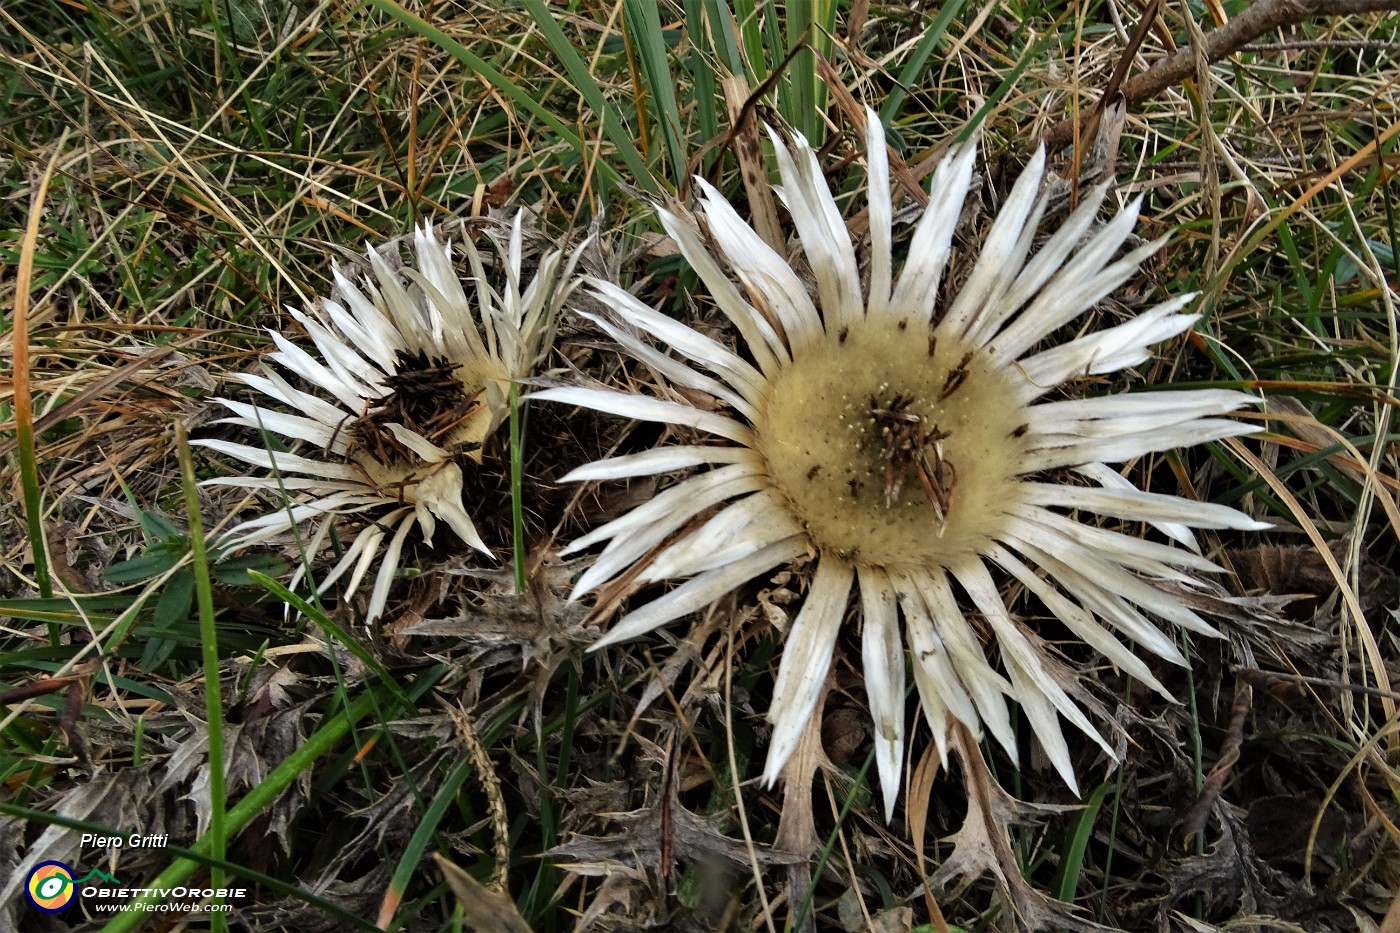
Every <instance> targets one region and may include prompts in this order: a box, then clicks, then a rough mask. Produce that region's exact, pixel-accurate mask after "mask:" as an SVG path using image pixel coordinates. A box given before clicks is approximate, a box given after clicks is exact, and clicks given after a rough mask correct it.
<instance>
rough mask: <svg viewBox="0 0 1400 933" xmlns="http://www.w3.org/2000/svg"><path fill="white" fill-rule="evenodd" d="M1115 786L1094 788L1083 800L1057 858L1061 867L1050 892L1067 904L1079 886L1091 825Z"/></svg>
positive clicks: (1092, 834)
mask: <svg viewBox="0 0 1400 933" xmlns="http://www.w3.org/2000/svg"><path fill="white" fill-rule="evenodd" d="M1115 786H1116V785H1114V784H1100V785H1099V786H1098V787H1096V788H1094V792H1093V793H1092V794H1090V795H1089V799H1088V800H1086V801H1084V809H1082V810H1080V811H1079V813H1078V814H1077V815H1076V816H1075V818H1074V822H1073V823H1072V824H1071V826H1070V831H1069V843H1068V844H1067V845H1066V846H1065V848H1064V851H1063V853H1062V854H1061V855H1060V868H1059V870H1058V871H1057V872H1056V873H1055V881H1054V883H1053V884H1052V885H1051V887H1050V893H1051V894H1053V895H1054V896H1055V897H1056V898H1058V899H1059V900H1062V901H1064V902H1065V903H1066V904H1072V903H1074V892H1075V889H1076V888H1078V887H1079V875H1080V872H1082V871H1083V870H1084V855H1085V853H1086V852H1087V851H1088V849H1089V840H1091V839H1093V838H1094V824H1095V823H1096V822H1097V821H1098V818H1099V811H1100V810H1101V809H1103V801H1104V798H1105V797H1106V796H1108V792H1109V791H1110V790H1112V789H1113V788H1114V787H1115Z"/></svg>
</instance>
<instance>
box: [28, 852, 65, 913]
mask: <svg viewBox="0 0 1400 933" xmlns="http://www.w3.org/2000/svg"><path fill="white" fill-rule="evenodd" d="M24 893H25V895H26V896H27V897H28V898H29V903H31V904H33V905H34V908H35V909H36V910H42V911H43V912H44V913H46V914H56V913H58V912H59V911H60V910H67V909H68V905H69V904H71V903H73V897H74V895H75V893H76V888H75V886H74V884H73V869H71V868H69V867H68V866H67V865H65V864H63V863H62V862H40V863H39V864H38V865H35V866H34V869H33V871H31V872H30V873H29V877H28V878H27V879H26V880H25V883H24Z"/></svg>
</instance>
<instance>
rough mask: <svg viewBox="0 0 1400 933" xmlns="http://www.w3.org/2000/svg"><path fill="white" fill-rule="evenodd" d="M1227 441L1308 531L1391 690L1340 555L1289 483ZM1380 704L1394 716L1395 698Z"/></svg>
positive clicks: (1375, 670)
mask: <svg viewBox="0 0 1400 933" xmlns="http://www.w3.org/2000/svg"><path fill="white" fill-rule="evenodd" d="M1225 443H1226V444H1227V445H1228V446H1229V447H1230V449H1231V450H1233V451H1234V452H1235V454H1236V455H1237V456H1238V457H1240V459H1242V460H1244V461H1245V462H1246V463H1247V464H1248V465H1249V466H1250V468H1251V469H1253V470H1254V472H1255V474H1256V475H1257V476H1259V477H1260V478H1261V479H1262V480H1264V482H1265V483H1267V484H1268V486H1269V488H1270V489H1271V490H1273V492H1274V494H1275V495H1276V496H1278V497H1279V498H1280V499H1281V500H1283V502H1284V504H1285V505H1287V506H1288V508H1289V511H1291V512H1292V513H1293V517H1294V519H1295V520H1296V521H1297V522H1298V525H1299V526H1300V527H1301V528H1302V529H1303V531H1304V532H1305V533H1306V534H1307V536H1308V540H1309V541H1311V542H1312V544H1313V547H1315V548H1316V549H1317V552H1318V554H1319V556H1321V557H1322V559H1323V561H1324V563H1326V565H1327V569H1328V570H1329V571H1330V572H1331V574H1332V578H1333V579H1334V580H1336V582H1337V589H1338V591H1339V592H1340V593H1341V595H1342V601H1343V602H1344V603H1345V604H1346V607H1347V610H1348V613H1349V614H1350V616H1351V620H1352V623H1353V629H1354V631H1355V632H1356V635H1357V638H1358V639H1359V640H1360V641H1361V645H1362V647H1363V649H1364V650H1365V653H1366V661H1367V663H1368V665H1369V666H1370V669H1371V674H1372V676H1374V677H1375V679H1376V684H1377V686H1379V687H1380V688H1381V689H1382V690H1386V691H1389V690H1390V689H1391V685H1390V675H1389V674H1388V673H1387V670H1386V666H1385V661H1384V659H1383V658H1382V656H1381V650H1380V645H1379V644H1377V643H1376V636H1375V633H1374V632H1372V631H1371V627H1370V626H1369V625H1368V624H1366V614H1365V613H1364V612H1363V611H1362V609H1361V602H1360V600H1359V599H1358V598H1357V595H1356V593H1355V592H1354V591H1353V590H1352V587H1351V583H1350V582H1349V581H1348V580H1347V575H1346V574H1345V573H1344V572H1343V571H1342V568H1341V566H1340V565H1339V564H1338V563H1337V558H1336V557H1335V556H1333V554H1332V552H1331V550H1330V549H1329V548H1328V547H1327V542H1326V541H1324V540H1323V539H1322V533H1321V532H1320V531H1319V530H1318V528H1317V524H1316V523H1315V522H1313V520H1312V518H1311V517H1310V516H1309V515H1308V514H1307V512H1306V511H1305V510H1304V508H1303V505H1302V503H1300V502H1299V501H1298V499H1297V497H1296V496H1294V495H1293V492H1292V491H1291V490H1290V489H1289V488H1288V486H1287V484H1285V483H1284V482H1283V480H1281V479H1279V478H1278V476H1277V475H1276V474H1275V473H1274V471H1273V470H1271V469H1269V466H1268V465H1267V464H1266V463H1264V461H1263V460H1260V459H1259V458H1258V457H1257V456H1255V454H1254V453H1253V452H1252V451H1250V450H1249V448H1247V447H1246V446H1245V445H1244V444H1242V443H1241V442H1240V441H1239V440H1238V439H1236V438H1229V439H1227V440H1226V441H1225ZM1381 705H1382V708H1383V709H1384V711H1385V715H1386V718H1387V719H1390V720H1393V719H1395V717H1396V705H1395V701H1394V700H1392V699H1391V698H1390V697H1389V696H1382V697H1381ZM1396 741H1397V737H1396V736H1394V735H1393V734H1392V735H1391V742H1392V747H1393V745H1394V744H1395V743H1396Z"/></svg>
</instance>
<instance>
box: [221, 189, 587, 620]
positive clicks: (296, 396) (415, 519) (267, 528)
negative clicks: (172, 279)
mask: <svg viewBox="0 0 1400 933" xmlns="http://www.w3.org/2000/svg"><path fill="white" fill-rule="evenodd" d="M521 221H522V215H519V214H517V215H516V218H515V222H514V224H513V225H512V226H511V230H510V236H509V238H508V240H507V241H506V242H505V243H504V244H499V243H497V242H496V241H495V240H492V241H491V242H492V245H493V246H494V247H495V250H496V252H497V254H498V255H497V257H496V258H497V262H496V263H495V265H494V270H495V272H496V274H497V277H498V279H499V278H503V279H504V280H505V281H504V283H503V285H502V287H501V288H500V289H499V290H497V288H495V287H493V285H492V284H491V280H490V278H489V277H488V272H487V270H486V268H485V266H484V264H483V263H482V260H481V256H480V254H479V253H478V252H477V250H476V247H475V246H474V245H473V244H472V243H471V241H470V240H469V239H464V240H463V241H462V246H463V252H464V253H465V254H466V257H467V262H468V265H469V267H470V276H469V280H468V287H467V288H466V289H464V288H463V286H462V281H461V279H460V278H459V275H458V272H457V271H456V270H455V269H454V267H453V262H452V246H451V245H450V244H449V243H447V242H444V241H442V240H439V239H438V237H437V235H436V234H435V233H434V231H433V229H432V227H431V226H429V225H427V224H425V225H423V226H422V227H420V228H418V229H417V230H415V231H414V234H413V255H414V263H413V264H412V265H409V266H403V267H402V268H400V263H399V262H398V261H397V255H398V254H397V249H398V247H397V244H396V245H394V246H392V247H390V248H389V249H387V250H384V251H382V252H381V251H379V250H375V249H373V248H370V249H369V251H368V261H369V266H370V268H371V269H372V270H373V273H374V276H373V279H371V278H370V277H369V276H368V275H366V276H363V280H362V281H360V282H358V283H357V282H356V281H355V280H354V279H353V278H352V276H351V275H348V274H347V273H346V272H345V271H344V270H342V269H341V268H339V267H338V266H337V267H336V268H335V270H334V276H335V288H334V290H333V292H332V297H330V298H327V299H324V300H322V301H321V302H320V307H319V309H317V310H316V311H315V312H314V313H311V314H306V313H303V312H301V311H298V310H295V309H288V310H289V312H290V313H291V315H292V317H293V318H295V319H296V321H297V322H298V323H300V324H301V325H302V327H304V328H305V329H306V332H307V333H308V334H309V335H310V337H311V340H312V342H313V343H314V344H315V349H316V354H315V355H313V354H311V353H308V352H307V351H305V350H303V349H302V348H300V347H298V346H297V345H296V344H295V343H293V342H292V341H291V340H289V339H288V338H287V337H285V336H284V335H282V334H280V333H277V332H276V331H269V333H270V334H271V335H272V340H273V343H275V344H276V345H277V352H275V353H273V354H272V359H273V360H274V361H275V362H276V363H278V364H279V365H280V366H281V367H282V368H283V369H285V370H286V371H288V372H289V373H292V374H294V375H296V376H298V377H300V378H301V379H302V380H304V381H305V382H306V383H307V384H308V385H309V386H310V388H311V391H303V390H301V389H298V388H296V387H294V386H293V385H292V384H291V383H289V382H288V381H287V380H286V379H284V378H283V377H282V376H281V375H279V374H278V373H276V372H275V371H273V370H272V369H270V368H269V369H266V370H265V371H264V373H263V374H261V375H247V374H245V375H240V376H237V377H236V378H237V379H238V380H239V381H241V382H243V383H245V384H247V385H249V386H251V387H252V388H254V389H256V390H257V391H258V392H260V393H261V394H262V395H264V396H267V397H268V398H269V399H272V400H274V401H276V402H279V403H281V404H282V405H284V406H287V407H289V408H291V409H292V410H293V411H295V412H297V413H296V414H287V413H284V412H281V411H277V410H274V409H271V408H264V407H261V406H260V405H252V404H248V403H246V402H239V401H235V400H232V399H222V398H221V399H216V401H218V402H219V403H220V404H222V405H223V406H224V407H225V408H228V409H229V410H230V411H232V412H233V413H234V415H235V417H232V418H225V419H222V421H221V422H220V423H227V424H238V425H244V426H246V427H250V428H254V429H258V430H266V431H268V432H272V433H274V434H280V435H282V436H284V437H286V438H288V439H290V440H293V441H299V442H301V443H302V444H303V445H306V447H309V448H310V452H313V453H314V454H315V455H313V456H308V455H307V451H306V449H305V448H303V452H302V453H284V452H280V451H271V450H268V449H266V448H265V447H263V446H252V445H248V444H236V443H232V442H229V441H222V440H213V439H205V440H199V441H195V443H198V444H201V445H202V446H204V447H208V448H210V449H211V450H216V451H218V452H220V453H223V454H227V455H228V456H230V457H234V458H236V459H238V460H242V461H243V462H245V463H249V464H252V465H253V466H257V467H262V468H264V469H269V470H272V471H273V473H272V475H270V476H266V477H227V478H217V479H211V480H208V481H207V482H208V483H211V484H217V485H225V486H241V487H245V488H249V489H257V490H265V491H268V492H270V493H273V494H278V493H280V491H281V490H284V489H285V490H286V491H287V492H288V493H291V494H292V496H293V499H292V502H291V503H290V504H288V505H286V506H284V507H282V508H279V509H277V510H275V511H272V512H269V513H267V514H266V515H261V516H259V517H257V518H254V519H251V520H249V521H245V522H243V523H241V524H239V525H237V526H235V527H234V528H232V529H230V530H229V532H228V533H227V534H226V535H225V536H224V537H223V538H222V539H221V541H220V542H219V543H220V545H221V546H222V547H224V548H226V549H228V550H234V549H237V548H242V547H247V546H249V545H252V544H257V543H260V542H264V541H267V540H269V539H271V538H274V537H277V536H279V535H282V534H284V533H286V532H288V531H290V530H292V529H293V528H294V527H296V526H298V525H301V524H302V523H304V522H307V521H312V520H319V524H318V526H317V529H316V531H315V533H314V534H313V535H312V537H311V539H310V541H309V542H308V543H307V546H306V553H307V554H308V555H310V554H315V553H317V552H318V551H319V550H320V548H321V546H322V545H323V544H324V543H325V541H326V538H327V535H328V533H329V531H330V529H331V527H332V526H333V525H335V524H336V520H337V519H338V518H340V517H342V516H363V517H364V519H365V523H364V524H363V525H362V526H361V527H359V528H358V529H357V530H355V531H354V532H353V541H350V543H349V544H348V546H347V547H346V549H345V553H344V555H343V557H342V558H341V559H340V561H339V562H337V563H336V565H335V566H334V567H333V568H332V569H331V570H330V572H329V573H327V574H326V575H325V576H324V577H323V578H321V579H320V580H318V581H317V584H318V592H319V591H324V590H326V589H327V588H328V587H330V586H331V585H332V584H334V583H335V582H336V581H337V580H339V579H340V578H341V577H343V576H345V575H346V574H347V573H348V574H349V579H348V581H347V583H346V585H345V589H346V592H347V593H349V594H353V593H354V592H355V591H356V590H357V589H358V587H359V585H360V583H361V581H362V580H363V579H364V577H365V576H366V574H367V573H368V572H369V570H370V568H371V567H372V566H373V564H374V562H375V560H376V559H377V558H378V557H379V555H380V552H381V550H383V556H382V559H381V560H380V565H379V571H378V574H377V576H376V578H375V583H374V590H373V592H372V595H371V597H370V601H369V606H368V609H367V612H366V618H367V619H368V620H369V621H374V620H375V619H376V618H377V617H378V616H379V615H380V613H381V612H383V610H384V606H385V604H386V602H387V600H388V597H389V588H390V585H391V584H392V582H393V579H394V573H395V571H396V569H397V568H398V565H399V560H400V557H401V555H402V553H403V548H404V544H405V541H406V539H407V538H408V535H409V532H411V531H412V530H413V528H414V527H418V528H419V529H420V530H421V533H422V536H423V540H424V542H425V543H427V544H429V545H431V544H432V541H433V535H434V532H435V531H436V528H437V523H438V521H439V520H441V521H443V522H445V523H446V524H447V525H448V526H449V527H450V528H451V529H452V531H453V532H454V533H455V534H456V535H457V537H458V538H460V539H461V540H462V541H463V542H465V543H466V544H468V545H470V546H471V547H473V548H475V549H477V550H478V551H481V552H483V553H485V554H488V555H489V554H490V550H489V549H488V548H487V546H486V544H485V542H483V541H482V539H481V536H480V535H479V534H477V530H476V526H475V525H474V524H473V522H472V519H471V516H470V515H469V514H468V512H467V509H466V507H465V506H464V504H463V501H462V495H463V472H462V467H463V465H464V464H470V463H477V464H479V463H480V462H481V445H482V443H483V442H484V441H485V440H486V438H487V437H489V436H490V435H491V434H492V433H494V432H495V430H496V429H497V428H498V427H499V426H500V425H501V423H502V422H503V421H505V420H506V418H507V416H508V415H509V391H510V384H511V382H512V381H513V380H517V379H520V378H523V377H526V376H529V375H530V374H531V372H532V369H533V367H534V365H535V364H536V362H537V361H538V360H539V358H540V357H541V356H542V355H543V353H544V352H545V351H546V350H547V349H548V346H549V343H550V335H551V334H552V332H553V327H554V321H555V317H556V315H557V312H558V310H559V308H560V307H561V306H562V305H563V303H564V301H565V300H566V299H567V298H568V296H569V293H570V292H571V291H572V290H573V288H574V286H575V279H574V275H573V269H574V265H575V264H576V262H577V259H578V253H577V252H575V253H574V254H573V255H571V256H569V257H567V258H566V257H565V255H564V253H563V252H562V251H558V250H555V251H551V252H548V253H546V254H545V255H543V256H541V257H540V260H539V267H538V269H537V271H536V272H535V275H534V278H533V279H532V280H531V281H530V282H529V283H528V284H527V283H523V282H522V281H521V247H522V229H521ZM386 538H387V539H388V546H387V549H386V548H384V544H385V539H386ZM301 573H302V570H298V571H297V574H296V576H295V577H294V580H293V585H295V582H296V580H297V579H300V576H301Z"/></svg>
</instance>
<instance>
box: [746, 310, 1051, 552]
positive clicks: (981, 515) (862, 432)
mask: <svg viewBox="0 0 1400 933" xmlns="http://www.w3.org/2000/svg"><path fill="white" fill-rule="evenodd" d="M1015 378H1018V377H1016V376H1014V375H1008V374H1007V373H1006V372H1004V371H1003V370H1001V369H999V368H997V367H996V366H994V365H993V363H992V361H991V359H990V358H989V357H988V356H987V355H986V354H985V353H984V352H982V351H981V350H980V349H978V348H976V347H973V346H971V345H969V344H966V343H964V342H963V341H961V340H959V339H957V338H956V337H953V336H952V335H950V334H947V333H944V332H943V331H942V330H941V329H934V330H933V331H931V332H928V333H927V334H925V332H924V331H923V330H922V329H921V328H916V326H915V325H908V326H901V325H900V323H899V321H896V320H874V319H871V320H866V321H862V322H860V323H859V324H856V325H854V326H852V327H850V328H848V329H845V330H837V331H835V332H832V333H827V334H824V335H822V336H821V337H820V338H818V339H816V340H813V341H811V342H809V343H807V344H804V345H802V346H799V347H796V348H794V351H793V359H792V363H791V365H789V366H787V367H785V368H784V369H783V371H782V373H780V374H779V375H778V376H777V377H775V378H774V379H773V380H772V382H771V383H770V385H769V395H768V396H767V399H766V404H765V405H764V406H763V408H762V410H760V411H759V412H758V417H757V421H756V423H755V425H754V427H755V429H756V432H755V433H756V434H757V436H758V450H759V453H761V454H762V455H763V457H764V459H765V460H766V461H767V464H768V474H769V476H770V477H771V479H772V480H773V483H774V485H775V486H776V487H777V488H778V489H779V490H781V491H782V493H783V494H784V495H785V496H786V497H787V499H788V501H789V503H790V504H791V507H792V511H793V514H794V515H795V516H797V518H798V519H799V520H800V521H801V522H802V524H803V526H804V527H805V528H806V529H807V532H808V534H810V535H811V536H812V540H813V542H814V543H815V544H816V546H817V547H818V548H819V549H822V550H827V551H832V552H835V553H837V554H840V555H842V556H844V557H846V558H848V559H850V560H854V561H858V562H859V563H863V564H870V565H879V566H882V567H886V568H891V569H900V568H914V567H926V566H928V565H929V564H930V563H933V564H936V565H940V566H949V565H951V564H954V563H957V562H961V561H963V560H966V559H967V558H968V557H969V556H971V555H972V554H976V553H980V552H982V551H984V550H985V549H986V548H987V547H988V546H989V545H990V544H991V542H992V541H993V540H994V539H995V538H996V537H997V536H998V534H999V533H1000V531H1001V530H1002V528H1003V527H1004V524H1005V520H1006V519H1005V514H1006V507H1007V505H1008V504H1009V503H1011V502H1012V501H1014V500H1015V498H1016V497H1017V496H1018V494H1019V492H1018V490H1019V484H1018V482H1017V480H1016V476H1017V472H1018V470H1017V464H1018V463H1019V462H1020V460H1021V457H1022V456H1023V453H1024V449H1025V443H1024V441H1023V440H1022V436H1023V435H1024V433H1025V431H1026V424H1027V421H1028V418H1027V413H1026V408H1025V406H1024V405H1022V404H1021V403H1020V402H1019V400H1018V398H1017V393H1016V391H1015V383H1014V382H1013V379H1015Z"/></svg>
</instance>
